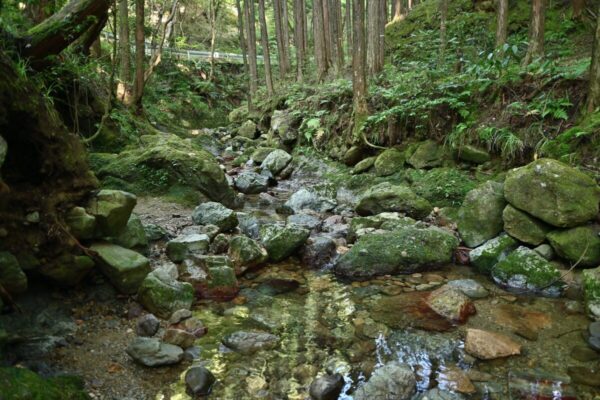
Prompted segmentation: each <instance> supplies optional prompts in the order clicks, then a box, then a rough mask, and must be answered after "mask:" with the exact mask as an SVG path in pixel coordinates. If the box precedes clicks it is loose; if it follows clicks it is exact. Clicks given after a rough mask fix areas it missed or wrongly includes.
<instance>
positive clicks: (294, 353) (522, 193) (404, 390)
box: [0, 128, 600, 400]
mask: <svg viewBox="0 0 600 400" xmlns="http://www.w3.org/2000/svg"><path fill="white" fill-rule="evenodd" d="M241 133H242V132H240V135H239V136H237V137H234V138H232V137H231V133H230V132H227V131H212V132H206V133H202V135H201V136H206V137H205V138H204V139H202V141H203V147H204V148H210V146H208V145H207V144H206V143H209V144H212V145H214V146H216V147H217V148H215V149H213V150H214V153H215V154H219V155H221V156H222V158H221V159H220V160H219V161H220V162H221V168H220V169H219V168H215V166H217V167H218V165H217V164H216V162H215V164H214V165H212V164H210V163H209V162H208V161H207V160H209V161H210V160H212V156H210V155H208V154H207V153H206V152H205V151H202V152H201V151H199V150H193V149H192V147H189V146H191V144H190V142H189V141H187V142H186V141H181V139H178V138H176V137H169V138H166V139H165V140H163V141H160V140H157V139H156V138H153V139H152V140H150V139H148V141H149V143H150V146H153V149H154V150H153V151H151V152H144V153H143V154H134V151H133V150H132V151H131V154H128V155H126V156H124V157H123V158H122V159H120V160H118V162H119V163H124V162H125V161H126V159H127V157H131V158H132V159H134V160H136V163H138V162H139V163H144V162H146V161H147V158H152V157H159V158H160V159H161V160H163V161H164V160H166V159H168V157H167V156H168V154H170V151H172V150H173V151H175V150H177V151H178V152H177V153H176V155H177V157H179V158H178V159H177V161H176V162H174V163H173V164H172V165H171V167H169V168H173V169H175V170H176V169H177V168H180V169H182V168H183V171H184V172H185V171H187V170H186V169H185V168H187V167H188V166H189V165H190V163H191V161H190V160H188V159H187V158H186V157H188V156H189V157H191V156H190V154H193V158H195V159H197V160H198V159H202V164H201V165H202V167H201V169H200V170H198V169H195V168H192V171H196V172H195V173H196V174H197V176H195V177H192V176H190V174H189V173H188V174H185V173H180V174H179V175H178V176H179V178H178V181H177V182H178V183H177V185H181V183H182V182H183V183H184V184H186V185H196V186H195V187H196V188H197V189H198V190H199V191H200V192H202V193H203V195H204V196H205V197H206V198H205V199H203V200H202V201H201V202H200V204H199V205H198V206H197V207H187V206H181V205H178V204H176V203H173V202H170V201H169V200H168V199H167V200H165V198H156V197H151V196H150V197H148V196H140V197H139V198H137V199H135V197H132V195H130V194H128V193H126V192H121V191H111V190H104V191H101V192H100V193H99V194H98V195H96V197H95V198H94V199H92V200H91V205H88V206H87V207H85V208H80V209H75V210H73V211H71V214H70V215H71V220H70V221H71V227H70V228H71V231H72V232H73V233H74V235H76V236H78V237H79V238H80V239H81V240H82V241H83V243H85V244H88V243H89V249H91V250H92V251H93V253H92V255H93V257H92V258H93V261H94V263H95V264H96V265H95V266H93V264H92V266H90V267H89V268H87V269H85V273H83V272H81V273H79V274H73V268H69V269H68V272H69V273H66V272H65V271H64V270H62V269H60V268H54V269H52V270H50V271H48V270H46V271H44V273H43V274H42V275H43V276H46V277H48V276H49V277H53V279H55V280H58V281H61V283H63V286H64V283H66V282H67V281H68V282H69V283H70V282H71V281H77V282H78V283H79V285H78V286H77V288H76V289H51V288H48V287H47V286H46V285H39V286H36V285H38V284H35V283H30V286H32V285H34V286H33V290H32V288H31V287H30V290H29V291H27V292H26V293H25V294H24V295H22V296H21V297H19V298H18V299H19V300H18V301H17V304H18V305H19V308H20V310H16V309H15V310H14V311H16V312H13V313H7V314H4V315H2V316H0V322H1V323H2V326H3V327H4V329H5V332H6V334H5V338H6V339H5V340H8V342H9V343H10V346H9V347H8V348H7V351H6V354H7V359H8V360H9V361H10V363H11V364H14V363H18V364H17V365H18V366H23V367H28V368H30V369H31V370H34V371H36V372H38V373H39V375H40V376H43V377H48V376H50V377H53V376H56V375H57V373H59V375H60V373H69V374H75V375H78V376H81V377H82V378H83V381H82V382H70V385H71V384H72V385H71V386H73V385H74V386H75V387H80V386H78V385H81V384H83V389H84V392H85V393H87V394H88V395H89V396H90V397H92V398H98V399H112V398H119V399H125V398H127V399H154V398H163V399H168V398H171V399H186V398H195V397H206V396H208V398H215V399H259V398H265V399H310V398H312V399H337V398H340V399H356V400H359V399H423V400H424V399H508V398H511V399H531V398H536V399H544V398H548V399H575V398H577V399H590V400H591V399H596V398H597V393H598V390H599V389H598V388H599V387H600V372H599V368H600V355H599V353H598V350H600V345H599V342H600V328H599V327H598V326H597V324H598V323H593V322H592V321H593V319H594V318H597V317H598V315H599V313H598V311H597V310H598V308H599V307H598V303H600V289H599V288H600V276H599V275H600V272H598V270H597V269H593V268H591V267H594V266H597V265H598V264H600V238H599V237H598V234H597V232H598V228H597V225H595V222H594V219H595V218H597V215H598V200H599V197H598V196H599V193H600V191H599V189H598V187H597V185H596V183H595V182H594V180H593V179H591V178H589V177H588V176H587V175H584V174H582V173H580V172H579V171H577V170H575V169H573V168H571V167H568V166H566V165H564V164H561V163H559V162H556V161H553V160H543V159H542V160H538V161H535V162H534V163H532V164H530V165H529V166H526V167H523V168H521V169H518V170H514V171H509V172H508V174H507V176H506V177H505V178H504V177H503V176H502V175H499V176H497V177H496V176H488V175H487V174H484V176H486V178H483V179H482V178H480V177H481V175H479V173H480V172H481V171H482V170H485V164H484V167H478V166H477V165H479V164H481V163H484V162H488V159H487V158H486V157H483V155H482V154H481V152H479V153H478V152H477V151H478V149H470V150H471V151H470V152H469V151H466V150H465V151H464V152H463V153H462V154H463V156H462V158H465V157H466V156H469V160H464V159H463V160H462V161H459V162H463V163H462V164H460V163H459V164H456V165H454V166H452V167H448V166H446V165H441V164H438V162H439V160H443V159H444V158H445V157H446V155H444V154H442V153H443V150H442V149H441V148H440V147H439V146H437V145H436V144H435V143H432V142H424V143H422V144H417V145H414V146H411V147H409V148H408V149H403V150H402V151H401V150H398V149H393V150H388V151H386V152H383V153H381V154H380V155H378V156H373V157H367V158H364V157H363V158H364V159H363V160H362V161H360V160H354V161H355V162H353V164H356V165H355V166H354V168H353V169H349V168H346V167H342V166H339V165H335V164H332V163H327V162H324V161H322V160H321V159H319V158H318V157H316V156H315V155H314V154H312V153H311V152H305V153H302V152H300V151H295V152H293V153H292V154H289V153H287V152H285V151H284V150H281V149H274V148H272V147H268V146H266V143H268V141H269V140H270V139H269V138H268V137H263V138H261V139H257V140H254V138H253V136H254V135H255V133H256V128H254V129H250V130H249V133H248V136H249V137H248V138H246V139H247V140H245V139H244V140H242V138H244V136H243V135H241ZM250 137H252V138H250ZM197 139H198V138H196V139H193V140H197ZM180 141H181V142H182V144H181V145H178V144H177V143H179V142H180ZM185 146H188V147H185ZM219 146H222V147H221V148H219ZM226 146H228V147H227V148H225V147H226ZM171 147H174V149H171ZM192 150H193V151H195V152H194V153H190V151H192ZM186 151H187V153H186ZM186 154H188V155H187V156H186ZM465 154H466V156H465ZM473 154H474V155H475V156H478V157H475V156H473ZM471 156H472V157H471ZM103 157H104V156H103ZM454 157H456V155H455V156H454ZM104 158H105V159H108V158H110V157H104ZM358 161H360V162H358ZM211 162H212V161H211ZM464 162H468V163H464ZM209 164H210V165H209ZM111 165H114V164H111ZM111 165H105V166H104V167H103V170H104V171H109V172H110V171H112V172H110V173H111V174H116V173H117V172H118V173H119V176H120V178H119V179H121V180H123V181H126V180H127V179H130V180H131V179H133V180H135V179H134V178H137V177H138V175H136V172H135V171H133V170H130V171H129V170H128V169H127V167H124V166H123V165H120V166H119V168H118V169H115V168H114V166H111ZM144 165H146V164H144ZM148 165H157V164H156V163H154V162H151V163H149V164H148ZM221 170H222V171H224V172H225V174H223V172H221ZM109 172H107V173H109ZM171 172H172V171H171ZM188 172H189V171H188ZM144 173H145V174H146V173H148V172H147V171H146V172H144ZM203 176H208V177H209V178H206V179H203V178H202V177H203ZM128 177H129V178H128ZM492 178H493V179H492ZM461 191H462V192H461ZM461 193H462V194H461ZM574 193H577V195H574ZM463 197H464V201H463ZM136 203H137V205H135V208H134V207H133V205H134V204H136ZM132 212H133V214H132ZM92 219H95V223H94V224H95V225H94V226H93V227H90V224H91V221H92ZM119 225H122V226H121V227H119ZM86 229H87V230H86ZM98 229H100V230H101V231H102V232H103V234H102V235H101V237H103V239H104V240H102V241H99V240H98V235H97V233H95V232H97V230H98ZM582 243H584V244H582ZM5 258H6V259H9V261H11V262H13V260H12V259H10V256H9V255H8V254H5ZM16 262H17V263H18V262H20V260H17V261H16ZM5 264H7V262H5ZM12 265H15V262H13V264H12ZM571 267H573V268H571ZM582 267H586V269H583V270H582V269H581V268H582ZM67 278H68V279H67ZM34 281H35V279H32V282H34ZM0 282H2V283H3V285H4V286H5V287H7V286H8V285H6V282H9V281H7V280H5V281H2V279H0ZM10 282H15V281H14V280H13V281H10ZM17 282H18V280H17ZM8 288H9V287H7V289H8ZM18 311H21V313H19V312H18ZM10 371H11V372H10V373H13V372H12V371H14V369H12V370H10ZM3 374H4V375H2V376H0V387H3V386H1V385H3V384H5V383H2V382H7V381H8V380H7V378H6V377H7V376H8V374H9V370H4V372H3ZM32 379H33V378H32ZM37 379H39V378H37ZM52 379H54V380H56V379H58V378H52ZM52 379H51V380H48V381H46V383H47V384H52V385H57V383H56V382H55V381H53V380H52ZM13 381H16V380H14V379H13ZM9 385H10V384H9ZM60 385H61V383H60V382H59V383H58V386H59V387H66V386H64V385H63V386H60ZM71 386H69V387H71ZM4 387H7V388H9V389H11V390H12V389H14V387H12V388H11V387H10V386H4ZM14 390H16V389H14ZM65 390H66V389H65ZM69 390H70V389H69ZM7 393H8V392H7ZM65 393H66V392H65ZM73 396H75V395H73ZM8 398H11V397H8ZM15 398H16V397H15ZM63 398H79V397H68V396H66V395H65V396H63ZM81 398H84V397H81Z"/></svg>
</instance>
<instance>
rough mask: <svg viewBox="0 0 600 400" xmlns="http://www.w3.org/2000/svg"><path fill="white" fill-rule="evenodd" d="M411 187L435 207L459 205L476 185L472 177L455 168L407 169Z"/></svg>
mask: <svg viewBox="0 0 600 400" xmlns="http://www.w3.org/2000/svg"><path fill="white" fill-rule="evenodd" d="M406 179H407V180H408V181H409V182H410V187H411V189H412V190H413V191H414V192H415V193H416V194H418V195H419V196H421V197H423V198H425V199H427V200H428V201H429V202H430V203H431V204H432V205H434V206H436V207H460V205H461V204H462V202H463V200H464V199H465V197H466V195H467V193H469V191H471V190H473V189H474V188H475V187H476V186H477V182H476V181H475V180H474V179H473V177H472V176H471V175H470V174H468V173H467V172H465V171H462V170H460V169H456V168H446V167H444V168H433V169H429V170H422V169H421V170H419V169H417V170H415V169H411V170H408V171H407V173H406Z"/></svg>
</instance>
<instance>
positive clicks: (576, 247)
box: [548, 226, 600, 267]
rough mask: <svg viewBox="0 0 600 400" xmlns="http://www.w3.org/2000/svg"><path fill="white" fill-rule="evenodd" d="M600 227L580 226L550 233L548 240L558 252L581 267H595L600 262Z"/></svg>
mask: <svg viewBox="0 0 600 400" xmlns="http://www.w3.org/2000/svg"><path fill="white" fill-rule="evenodd" d="M599 233H600V229H599V228H597V227H592V226H580V227H577V228H573V229H567V230H563V231H554V232H550V233H549V234H548V241H549V242H550V244H551V245H552V248H554V250H555V251H556V253H557V254H558V255H559V256H560V257H562V258H564V259H566V260H568V261H569V262H571V263H573V264H577V265H578V266H580V267H595V266H597V265H598V264H600V237H599V236H598V234H599Z"/></svg>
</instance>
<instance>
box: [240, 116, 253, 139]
mask: <svg viewBox="0 0 600 400" xmlns="http://www.w3.org/2000/svg"><path fill="white" fill-rule="evenodd" d="M256 133H257V129H256V124H255V123H254V122H253V121H251V120H248V121H246V122H244V123H243V124H242V126H240V127H239V129H238V135H240V136H242V137H244V138H248V139H254V138H256Z"/></svg>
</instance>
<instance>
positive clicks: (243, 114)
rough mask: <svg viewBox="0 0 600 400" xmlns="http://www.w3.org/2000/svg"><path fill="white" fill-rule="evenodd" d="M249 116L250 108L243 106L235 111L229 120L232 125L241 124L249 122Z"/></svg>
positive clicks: (231, 113) (230, 114)
mask: <svg viewBox="0 0 600 400" xmlns="http://www.w3.org/2000/svg"><path fill="white" fill-rule="evenodd" d="M249 116H250V112H249V111H248V107H246V106H242V107H238V108H235V109H233V110H232V111H231V112H230V113H229V116H228V117H227V118H228V119H229V122H231V123H232V124H241V123H242V122H243V121H245V120H247V119H248V117H249Z"/></svg>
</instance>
